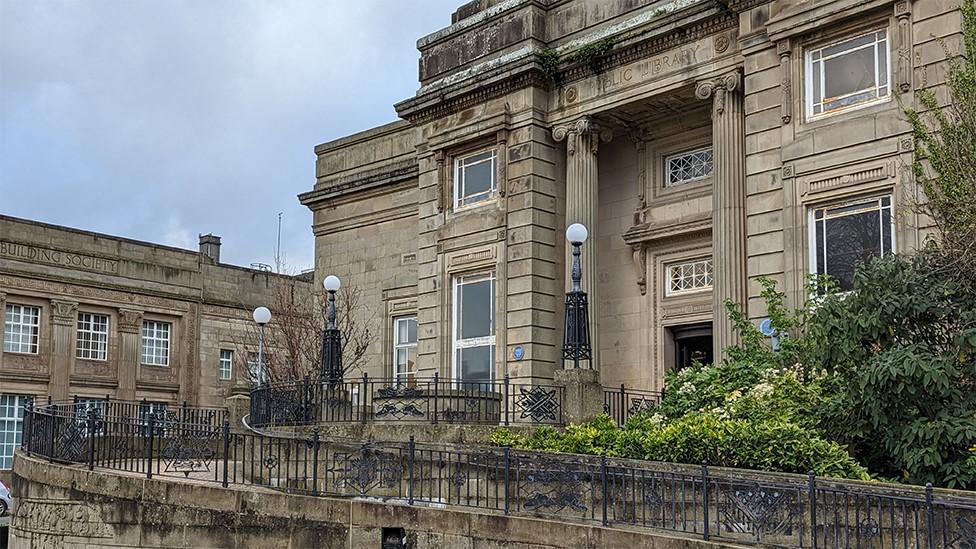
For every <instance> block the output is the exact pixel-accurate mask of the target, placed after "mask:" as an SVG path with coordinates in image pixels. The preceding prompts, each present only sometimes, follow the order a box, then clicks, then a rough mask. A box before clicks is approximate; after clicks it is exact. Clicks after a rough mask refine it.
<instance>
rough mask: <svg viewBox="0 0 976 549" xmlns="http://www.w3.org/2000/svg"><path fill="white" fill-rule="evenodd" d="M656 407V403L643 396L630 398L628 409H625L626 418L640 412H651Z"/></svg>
mask: <svg viewBox="0 0 976 549" xmlns="http://www.w3.org/2000/svg"><path fill="white" fill-rule="evenodd" d="M656 406H657V402H656V401H655V400H653V399H650V398H647V397H645V396H643V395H639V396H632V397H630V407H628V408H627V417H628V418H629V417H631V416H634V415H637V414H639V413H641V412H646V411H648V410H652V409H653V408H654V407H656Z"/></svg>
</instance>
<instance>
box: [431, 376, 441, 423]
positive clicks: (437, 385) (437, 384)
mask: <svg viewBox="0 0 976 549" xmlns="http://www.w3.org/2000/svg"><path fill="white" fill-rule="evenodd" d="M440 379H441V376H440V372H434V421H433V423H434V425H437V400H438V399H437V390H438V388H440V385H441V384H440Z"/></svg>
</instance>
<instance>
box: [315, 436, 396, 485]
mask: <svg viewBox="0 0 976 549" xmlns="http://www.w3.org/2000/svg"><path fill="white" fill-rule="evenodd" d="M333 459H334V462H333V467H334V469H333V471H332V472H333V474H334V475H335V481H334V483H335V486H336V488H339V489H340V490H341V489H342V488H350V489H352V490H353V491H355V492H356V494H358V495H360V496H365V495H367V494H369V493H370V492H371V491H372V490H375V489H378V488H379V489H382V488H393V487H394V486H396V485H397V484H399V482H400V479H401V477H402V476H403V464H402V463H401V462H400V458H399V456H398V455H393V454H391V453H389V452H384V451H382V450H379V449H376V448H374V447H373V446H371V445H370V444H363V445H362V446H360V448H359V449H358V450H356V451H353V452H336V453H335V454H334V458H333Z"/></svg>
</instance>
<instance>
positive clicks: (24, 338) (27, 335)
mask: <svg viewBox="0 0 976 549" xmlns="http://www.w3.org/2000/svg"><path fill="white" fill-rule="evenodd" d="M25 313H30V314H28V315H27V318H28V319H29V320H31V322H25V321H24V318H25ZM14 316H16V317H17V320H16V321H15V320H13V318H14ZM14 327H16V328H17V330H16V331H14V330H13V328H14ZM15 337H16V339H14V338H15ZM40 339H41V308H40V307H38V306H36V305H24V304H20V303H7V306H6V307H5V308H4V322H3V352H5V353H17V354H23V355H36V354H38V352H39V350H40Z"/></svg>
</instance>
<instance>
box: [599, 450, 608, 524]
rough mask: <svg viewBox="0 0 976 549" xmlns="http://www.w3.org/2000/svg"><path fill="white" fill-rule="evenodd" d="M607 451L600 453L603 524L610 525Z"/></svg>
mask: <svg viewBox="0 0 976 549" xmlns="http://www.w3.org/2000/svg"><path fill="white" fill-rule="evenodd" d="M607 493H608V490H607V452H606V450H604V451H603V453H601V454H600V494H601V495H600V500H602V507H603V525H604V526H609V525H610V520H609V518H608V517H607Z"/></svg>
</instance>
